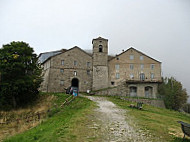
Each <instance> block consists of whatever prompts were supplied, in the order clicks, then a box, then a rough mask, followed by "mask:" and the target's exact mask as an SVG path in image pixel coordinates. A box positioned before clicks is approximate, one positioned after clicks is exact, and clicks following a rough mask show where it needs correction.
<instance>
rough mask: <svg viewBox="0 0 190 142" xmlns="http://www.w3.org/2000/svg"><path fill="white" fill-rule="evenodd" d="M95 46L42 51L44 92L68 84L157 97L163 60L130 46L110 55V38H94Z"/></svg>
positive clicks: (137, 95) (82, 87)
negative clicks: (160, 60)
mask: <svg viewBox="0 0 190 142" xmlns="http://www.w3.org/2000/svg"><path fill="white" fill-rule="evenodd" d="M92 45H93V50H92V52H91V51H89V50H88V51H85V50H82V49H81V48H79V47H76V46H75V47H73V48H71V49H69V50H66V49H62V50H59V51H53V52H46V53H41V54H40V57H39V58H40V59H43V60H41V62H42V65H43V67H44V81H43V83H42V85H41V88H40V89H41V91H43V92H63V91H65V88H68V87H69V86H75V87H78V88H79V91H80V92H86V91H87V90H102V89H103V90H106V88H109V89H108V90H107V91H108V92H107V93H109V94H113V95H114V94H115V95H120V96H131V97H148V98H156V96H157V88H158V84H159V83H160V82H161V62H159V61H157V60H155V59H153V58H151V57H150V56H147V55H146V54H144V53H142V52H140V51H138V50H136V49H134V48H132V47H131V48H129V49H128V50H125V51H123V52H122V53H121V54H119V55H116V56H109V55H108V40H107V39H104V38H101V37H99V38H96V39H93V40H92Z"/></svg>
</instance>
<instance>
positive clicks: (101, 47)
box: [92, 37, 108, 90]
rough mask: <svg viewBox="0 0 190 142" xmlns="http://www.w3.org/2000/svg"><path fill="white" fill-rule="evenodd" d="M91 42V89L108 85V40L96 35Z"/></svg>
mask: <svg viewBox="0 0 190 142" xmlns="http://www.w3.org/2000/svg"><path fill="white" fill-rule="evenodd" d="M92 44H93V85H92V90H98V89H102V88H107V87H108V40H107V39H104V38H102V37H98V38H96V39H93V40H92Z"/></svg>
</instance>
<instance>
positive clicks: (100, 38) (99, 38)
mask: <svg viewBox="0 0 190 142" xmlns="http://www.w3.org/2000/svg"><path fill="white" fill-rule="evenodd" d="M94 40H105V41H108V39H105V38H102V37H100V36H99V37H98V38H95V39H93V40H92V44H93V41H94Z"/></svg>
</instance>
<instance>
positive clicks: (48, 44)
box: [0, 0, 190, 94]
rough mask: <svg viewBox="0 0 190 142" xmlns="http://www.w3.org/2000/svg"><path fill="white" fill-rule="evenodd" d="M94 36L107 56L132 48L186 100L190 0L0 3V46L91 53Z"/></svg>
mask: <svg viewBox="0 0 190 142" xmlns="http://www.w3.org/2000/svg"><path fill="white" fill-rule="evenodd" d="M99 36H102V37H104V38H107V39H108V40H109V53H110V54H114V55H115V54H118V53H120V52H121V51H122V50H123V49H125V50H126V49H128V48H129V47H131V46H132V47H134V48H136V49H137V50H140V51H142V52H143V53H145V54H147V55H149V56H151V57H153V58H155V59H157V60H159V61H161V62H162V72H163V76H174V77H175V78H176V79H177V80H179V81H181V82H182V84H183V85H184V87H185V88H186V89H187V90H188V93H189V94H190V75H189V74H190V0H0V46H2V45H3V44H7V43H10V42H11V41H25V42H27V43H29V44H30V46H32V47H33V48H34V50H35V52H36V53H37V54H39V53H41V52H47V51H53V50H59V49H62V48H66V49H69V48H71V47H73V46H75V45H77V46H79V47H80V48H82V49H92V39H93V38H97V37H99Z"/></svg>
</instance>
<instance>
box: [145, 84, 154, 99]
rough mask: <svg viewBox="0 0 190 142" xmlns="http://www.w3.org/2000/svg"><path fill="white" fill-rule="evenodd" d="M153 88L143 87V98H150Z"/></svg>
mask: <svg viewBox="0 0 190 142" xmlns="http://www.w3.org/2000/svg"><path fill="white" fill-rule="evenodd" d="M152 92H153V88H152V87H151V86H147V87H145V97H146V98H152Z"/></svg>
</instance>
